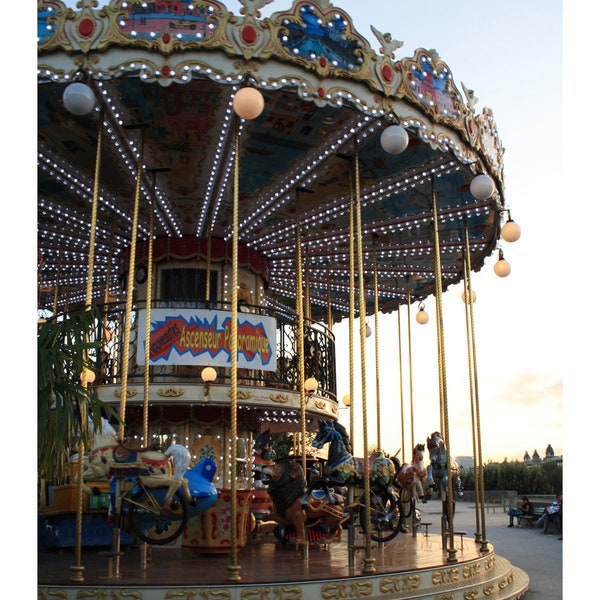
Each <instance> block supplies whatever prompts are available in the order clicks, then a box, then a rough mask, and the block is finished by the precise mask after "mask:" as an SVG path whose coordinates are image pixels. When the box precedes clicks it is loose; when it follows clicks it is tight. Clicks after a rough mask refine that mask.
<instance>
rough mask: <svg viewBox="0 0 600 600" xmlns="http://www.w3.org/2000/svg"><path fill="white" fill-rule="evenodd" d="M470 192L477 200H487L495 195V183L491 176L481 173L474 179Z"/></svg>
mask: <svg viewBox="0 0 600 600" xmlns="http://www.w3.org/2000/svg"><path fill="white" fill-rule="evenodd" d="M470 190H471V194H473V196H475V198H477V200H486V199H487V198H489V197H490V196H491V195H492V194H493V193H494V181H493V179H492V178H491V177H490V176H489V175H486V174H485V173H481V174H479V175H476V176H475V177H473V179H472V181H471V185H470Z"/></svg>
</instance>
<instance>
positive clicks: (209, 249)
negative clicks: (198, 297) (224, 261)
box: [204, 230, 212, 302]
mask: <svg viewBox="0 0 600 600" xmlns="http://www.w3.org/2000/svg"><path fill="white" fill-rule="evenodd" d="M211 254H212V231H210V230H209V232H208V239H207V240H206V291H205V292H204V298H205V300H206V302H210V261H211V258H212V256H211Z"/></svg>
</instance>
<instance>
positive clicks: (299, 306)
mask: <svg viewBox="0 0 600 600" xmlns="http://www.w3.org/2000/svg"><path fill="white" fill-rule="evenodd" d="M302 290H303V286H302V234H301V231H300V189H298V188H296V314H297V315H298V333H297V334H296V341H297V345H298V361H299V362H298V391H299V392H300V421H301V428H302V429H301V438H302V439H301V441H300V443H301V447H300V451H301V454H302V470H303V471H304V473H306V390H305V389H304V380H305V378H306V373H305V364H304V333H305V332H304V300H303V293H302ZM298 535H299V533H298Z"/></svg>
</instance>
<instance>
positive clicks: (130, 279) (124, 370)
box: [119, 124, 148, 441]
mask: <svg viewBox="0 0 600 600" xmlns="http://www.w3.org/2000/svg"><path fill="white" fill-rule="evenodd" d="M146 127H148V125H147V124H141V125H126V126H125V128H126V129H141V130H142V136H141V142H140V155H139V158H138V167H137V178H136V182H135V197H134V201H133V219H132V222H131V246H130V248H129V271H128V273H127V302H126V304H125V324H126V326H125V332H124V336H123V338H124V339H123V352H122V362H121V374H122V375H121V402H120V404H119V417H120V418H119V440H120V441H123V440H124V439H125V408H126V406H127V378H128V371H129V344H130V342H131V327H130V326H129V324H130V323H131V313H132V312H133V284H134V276H135V254H136V245H137V230H138V220H139V213H140V194H141V189H142V177H143V171H144V141H145V135H144V134H145V131H144V130H145V128H146Z"/></svg>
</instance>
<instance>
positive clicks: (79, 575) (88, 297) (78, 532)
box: [55, 108, 104, 583]
mask: <svg viewBox="0 0 600 600" xmlns="http://www.w3.org/2000/svg"><path fill="white" fill-rule="evenodd" d="M103 127H104V109H103V108H101V109H100V120H99V123H98V140H97V141H96V163H95V167H94V189H93V193H92V214H91V217H90V242H89V251H88V271H87V285H86V292H85V306H86V310H89V309H90V308H91V305H92V298H93V293H94V287H93V286H94V257H95V250H96V225H97V221H98V198H99V190H100V162H101V158H102V130H103ZM55 316H56V313H55ZM87 362H88V354H87V351H84V355H83V363H84V364H83V371H82V372H81V386H82V387H83V389H84V392H85V394H86V395H87V389H88V384H90V383H93V378H92V377H90V374H91V371H89V370H88V368H87ZM79 406H80V408H83V409H84V410H83V411H82V415H81V426H82V427H87V422H88V415H87V402H84V403H83V404H80V405H79ZM84 457H85V445H84V441H83V438H81V439H80V440H79V444H78V457H77V460H78V463H77V510H76V514H75V565H73V566H72V567H71V581H73V582H77V583H81V582H83V581H85V578H84V576H83V571H84V569H85V567H84V566H83V565H82V564H81V536H82V531H83V472H84V465H83V461H84Z"/></svg>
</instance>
